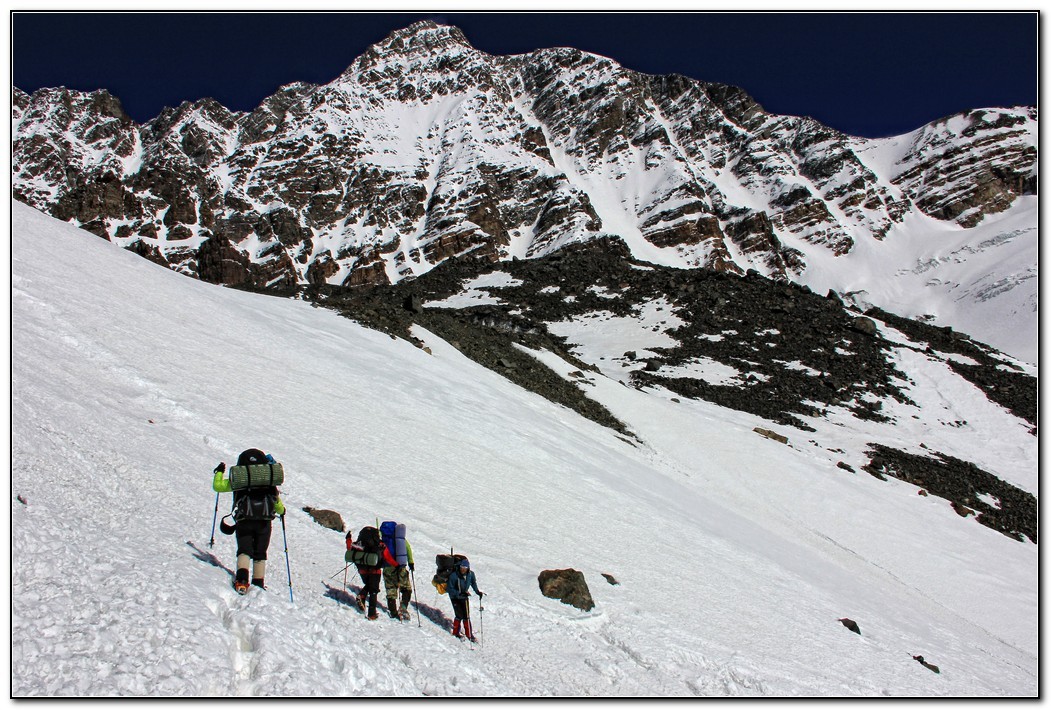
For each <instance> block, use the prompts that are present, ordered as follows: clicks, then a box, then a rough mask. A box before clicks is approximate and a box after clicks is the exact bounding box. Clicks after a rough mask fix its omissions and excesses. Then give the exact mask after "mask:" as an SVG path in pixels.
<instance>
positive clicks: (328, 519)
mask: <svg viewBox="0 0 1051 710" xmlns="http://www.w3.org/2000/svg"><path fill="white" fill-rule="evenodd" d="M303 511H304V512H306V513H307V514H308V515H310V517H311V518H313V519H314V522H316V523H317V524H318V525H320V526H321V527H323V528H328V529H329V530H335V531H336V532H345V531H346V526H345V525H344V524H343V516H341V515H340V514H339V513H337V512H336V511H334V510H321V509H319V508H311V507H310V506H309V505H308V506H304V507H303Z"/></svg>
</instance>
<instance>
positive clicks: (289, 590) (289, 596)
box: [281, 515, 338, 604]
mask: <svg viewBox="0 0 1051 710" xmlns="http://www.w3.org/2000/svg"><path fill="white" fill-rule="evenodd" d="M281 537H283V538H284V539H285V569H286V570H288V601H290V602H292V603H293V604H295V603H296V600H295V599H293V598H292V566H291V565H290V564H289V563H288V533H286V532H285V516H283V515H282V516H281ZM337 574H338V573H337Z"/></svg>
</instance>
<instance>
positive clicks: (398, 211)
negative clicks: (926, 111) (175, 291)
mask: <svg viewBox="0 0 1051 710" xmlns="http://www.w3.org/2000/svg"><path fill="white" fill-rule="evenodd" d="M1036 118H1037V114H1036V109H1032V108H1024V107H1023V108H1017V109H984V110H979V111H972V112H968V113H965V114H961V115H959V116H954V117H950V118H947V119H945V120H944V121H940V122H937V123H935V124H932V125H931V126H927V127H925V128H923V129H920V130H919V131H916V132H914V133H912V134H909V135H907V136H901V137H897V138H895V139H882V140H868V139H860V138H854V137H850V136H846V135H844V134H841V133H838V132H837V131H834V130H833V129H830V128H828V127H826V126H823V125H821V124H819V123H818V122H816V121H813V120H811V119H808V118H797V117H788V116H776V115H773V114H769V113H767V112H766V111H764V110H763V109H762V107H761V106H759V105H758V104H757V103H756V102H755V101H754V100H753V99H752V98H751V97H750V96H748V95H747V94H746V93H745V92H744V91H743V90H741V89H738V88H736V87H731V86H725V85H720V84H712V83H705V82H700V81H696V80H693V79H689V78H686V77H682V76H650V75H645V74H641V73H638V72H634V71H631V70H628V69H626V68H624V67H621V66H619V65H618V64H617V63H616V62H614V61H612V60H610V59H607V58H604V57H599V56H595V55H591V54H587V53H584V52H580V51H577V50H573V49H549V50H540V51H536V52H532V53H530V54H526V55H519V56H506V57H497V56H491V55H488V54H485V53H484V52H480V51H478V50H476V49H474V48H473V47H471V45H470V44H469V43H468V42H467V40H466V38H465V37H464V36H463V34H462V33H461V32H460V31H459V30H458V29H457V28H455V27H447V26H440V25H436V24H434V23H431V22H421V23H417V24H415V25H413V26H411V27H408V28H406V29H404V30H400V31H397V32H394V33H392V34H391V35H390V36H389V37H388V38H387V39H385V40H384V41H383V42H381V43H379V44H377V45H375V46H373V47H372V48H370V49H369V50H368V51H367V52H365V53H364V54H363V55H362V56H361V57H359V58H357V59H356V60H354V61H353V62H352V63H351V64H350V66H349V67H348V68H347V70H346V71H345V72H344V73H343V74H342V75H340V76H339V77H338V78H337V79H336V80H334V81H333V82H331V83H329V84H326V85H323V86H315V85H310V84H292V85H289V86H286V87H283V88H282V89H281V90H279V91H278V92H277V93H276V94H274V95H273V96H271V97H269V98H268V99H266V100H265V101H264V102H263V103H262V104H261V105H260V106H259V107H258V108H257V109H255V110H254V111H251V112H249V113H238V112H232V111H229V110H227V109H226V108H224V107H223V106H221V105H220V104H218V103H217V102H215V101H214V100H211V99H201V100H199V101H195V102H187V103H184V104H182V105H181V106H179V107H176V108H170V109H165V111H163V112H162V113H161V115H160V116H158V117H157V118H155V119H153V120H151V121H149V122H148V123H146V124H145V125H142V126H139V125H137V124H136V123H135V122H134V121H132V120H131V119H129V118H128V117H127V115H126V114H125V113H124V111H123V110H122V108H121V107H120V103H119V101H118V99H117V98H115V97H113V96H111V95H109V94H108V93H107V92H105V91H98V92H94V93H80V92H75V91H69V90H66V89H42V90H40V91H37V92H35V93H34V94H32V95H31V96H30V95H27V94H25V93H24V92H21V91H20V90H18V89H17V88H16V89H13V99H12V126H13V157H14V161H13V166H14V168H13V182H14V194H15V197H16V198H17V199H19V200H22V201H23V202H26V203H28V204H30V205H32V206H34V207H37V208H38V209H41V210H43V211H45V212H48V213H49V214H52V215H54V216H56V217H59V218H60V219H63V220H66V221H70V222H73V223H75V224H78V225H80V226H82V227H83V228H85V229H88V230H90V231H92V232H94V233H96V234H98V235H99V236H102V237H104V238H107V239H110V240H112V241H114V242H116V243H118V244H120V245H122V246H125V247H126V248H129V249H132V250H134V251H136V252H137V253H139V254H141V255H143V256H145V257H147V258H150V259H152V260H154V261H156V262H158V263H162V264H165V265H168V266H170V267H171V268H174V269H176V270H178V271H181V272H183V273H186V274H190V275H193V276H196V277H199V278H201V279H204V280H207V281H212V282H218V283H226V284H231V285H241V284H244V285H250V286H253V287H272V288H282V287H285V288H287V287H291V286H293V285H296V284H321V283H326V284H332V285H360V284H380V283H391V282H397V281H399V280H402V279H405V278H407V277H411V276H415V275H418V274H421V273H425V272H426V271H429V270H430V269H432V268H433V267H434V266H436V265H437V264H440V263H442V262H443V261H445V260H447V259H449V258H451V257H454V256H458V255H462V254H465V253H468V252H471V253H474V254H476V255H479V256H482V257H483V258H486V259H488V260H490V261H496V260H500V259H507V258H510V257H513V256H519V257H536V256H542V255H544V254H548V253H551V252H553V251H555V250H557V249H559V248H561V247H563V246H565V245H566V244H570V243H574V242H580V241H586V240H590V239H596V238H602V237H604V236H611V235H616V236H619V237H621V238H622V239H623V240H624V241H625V242H626V243H627V244H628V246H629V248H630V250H631V252H632V254H633V255H635V256H640V257H643V258H646V259H647V260H648V261H651V262H654V263H663V264H667V265H673V266H680V267H704V268H708V269H711V270H713V271H719V272H729V273H738V274H740V273H744V272H745V271H747V270H748V269H755V270H757V271H758V272H760V273H762V274H764V275H766V276H770V277H773V278H776V279H780V280H793V279H795V280H798V279H799V277H800V275H801V274H803V272H805V271H806V269H807V268H808V266H809V263H810V261H811V260H812V258H813V255H815V254H822V253H831V254H834V255H842V254H847V253H849V252H850V251H851V250H852V249H853V248H854V246H855V244H856V243H857V242H858V241H859V240H880V239H882V238H884V237H885V236H886V235H887V234H888V232H889V230H891V229H893V228H895V227H896V226H899V225H902V224H903V223H904V221H905V220H906V219H907V218H908V217H909V215H913V214H923V215H926V216H929V217H933V218H935V219H938V220H943V221H950V222H954V223H956V224H959V225H961V226H964V227H967V226H971V225H974V224H977V223H979V222H980V221H981V220H982V219H983V217H985V216H987V215H989V214H995V213H998V212H1000V211H1002V210H1004V209H1006V208H1007V207H1009V206H1010V205H1011V204H1013V202H1014V201H1015V200H1016V199H1017V198H1018V197H1019V196H1020V195H1026V194H1033V193H1035V191H1036V188H1037V179H1036V145H1035V143H1036V140H1035V136H1036Z"/></svg>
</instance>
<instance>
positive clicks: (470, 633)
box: [463, 621, 478, 643]
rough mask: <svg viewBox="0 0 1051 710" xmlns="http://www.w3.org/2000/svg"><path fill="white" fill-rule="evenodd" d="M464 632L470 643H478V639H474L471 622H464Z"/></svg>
mask: <svg viewBox="0 0 1051 710" xmlns="http://www.w3.org/2000/svg"><path fill="white" fill-rule="evenodd" d="M463 630H464V633H465V634H466V636H467V639H468V640H469V641H470V642H471V643H477V641H478V639H476V638H475V637H474V630H473V629H471V622H470V621H465V622H463Z"/></svg>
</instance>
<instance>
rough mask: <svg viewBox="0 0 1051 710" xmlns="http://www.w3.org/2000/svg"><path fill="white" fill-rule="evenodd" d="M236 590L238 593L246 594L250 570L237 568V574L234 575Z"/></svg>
mask: <svg viewBox="0 0 1051 710" xmlns="http://www.w3.org/2000/svg"><path fill="white" fill-rule="evenodd" d="M234 591H235V592H237V593H238V594H244V593H245V592H247V591H248V570H247V569H244V568H241V569H239V570H237V575H236V576H235V577H234Z"/></svg>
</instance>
